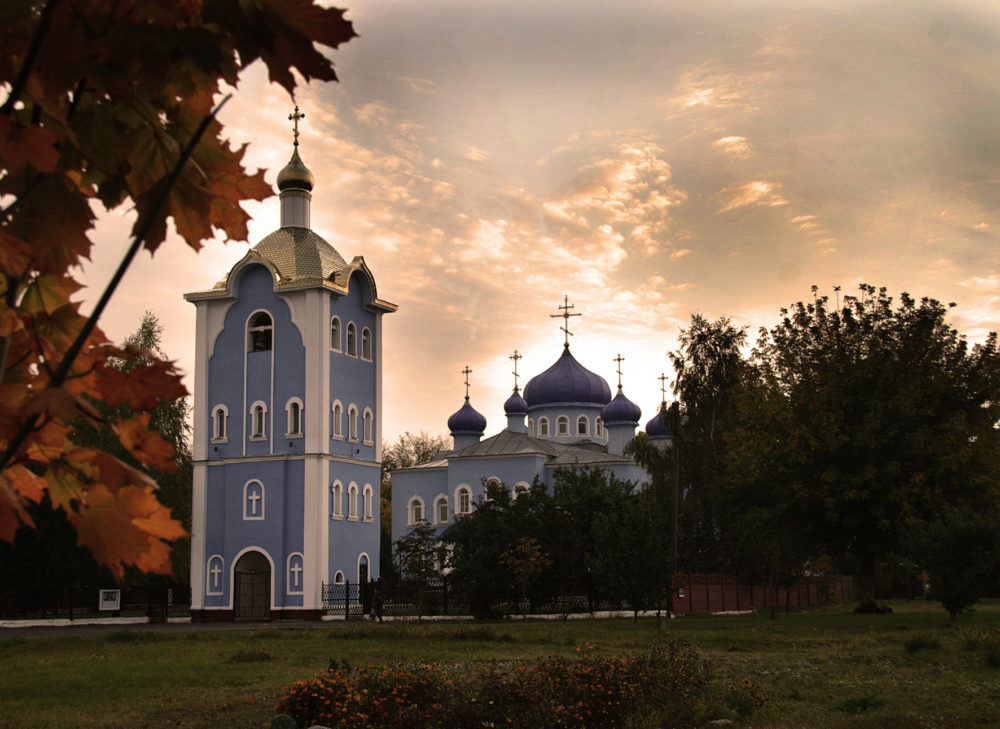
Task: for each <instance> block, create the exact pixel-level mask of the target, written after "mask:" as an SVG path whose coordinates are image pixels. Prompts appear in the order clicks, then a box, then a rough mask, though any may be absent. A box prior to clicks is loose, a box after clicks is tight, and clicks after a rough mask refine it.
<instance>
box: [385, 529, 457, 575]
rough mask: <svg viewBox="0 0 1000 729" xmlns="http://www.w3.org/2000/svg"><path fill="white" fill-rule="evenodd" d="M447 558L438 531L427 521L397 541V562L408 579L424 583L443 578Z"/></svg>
mask: <svg viewBox="0 0 1000 729" xmlns="http://www.w3.org/2000/svg"><path fill="white" fill-rule="evenodd" d="M447 557H448V555H447V552H446V550H445V549H444V547H443V546H442V543H441V536H440V535H439V534H438V530H437V529H435V528H434V527H433V526H431V525H430V524H429V523H428V522H426V521H422V522H420V523H419V524H417V525H416V526H414V527H413V529H411V530H410V531H409V533H407V534H405V535H403V536H402V537H400V538H399V539H397V540H396V561H397V562H398V563H399V565H400V566H401V567H402V570H403V572H404V573H405V574H406V575H407V577H411V578H413V579H416V580H420V581H421V582H422V583H427V582H429V581H431V580H436V579H440V578H441V576H442V569H443V568H444V566H445V565H446V563H447Z"/></svg>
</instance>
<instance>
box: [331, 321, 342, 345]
mask: <svg viewBox="0 0 1000 729" xmlns="http://www.w3.org/2000/svg"><path fill="white" fill-rule="evenodd" d="M330 349H335V350H337V351H338V352H339V351H340V318H339V317H336V316H335V317H333V319H331V320H330Z"/></svg>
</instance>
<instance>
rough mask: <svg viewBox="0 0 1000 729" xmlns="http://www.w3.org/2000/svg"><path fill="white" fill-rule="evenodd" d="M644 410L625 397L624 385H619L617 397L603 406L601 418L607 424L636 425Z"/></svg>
mask: <svg viewBox="0 0 1000 729" xmlns="http://www.w3.org/2000/svg"><path fill="white" fill-rule="evenodd" d="M641 415H642V410H640V409H639V406H638V405H636V404H635V403H634V402H632V401H631V400H629V399H628V398H627V397H625V393H624V392H622V386H621V385H619V386H618V394H617V395H615V399H614V400H612V401H611V402H609V403H608V404H607V405H605V406H604V407H603V408H601V420H603V421H604V424H605V425H621V424H625V425H631V426H633V427H635V426H636V425H638V424H639V416H641Z"/></svg>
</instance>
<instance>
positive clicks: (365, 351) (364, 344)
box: [361, 327, 372, 360]
mask: <svg viewBox="0 0 1000 729" xmlns="http://www.w3.org/2000/svg"><path fill="white" fill-rule="evenodd" d="M361 357H362V359H368V360H370V359H371V358H372V332H371V330H370V329H369V328H368V327H365V328H364V329H362V330H361Z"/></svg>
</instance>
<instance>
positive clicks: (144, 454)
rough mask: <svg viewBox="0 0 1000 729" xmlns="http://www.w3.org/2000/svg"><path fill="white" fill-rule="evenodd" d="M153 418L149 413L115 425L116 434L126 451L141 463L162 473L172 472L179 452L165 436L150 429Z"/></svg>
mask: <svg viewBox="0 0 1000 729" xmlns="http://www.w3.org/2000/svg"><path fill="white" fill-rule="evenodd" d="M151 417H152V416H151V415H150V414H149V413H142V414H140V415H136V416H135V417H133V418H129V419H128V420H123V421H121V422H118V423H115V426H114V429H115V433H117V434H118V439H119V440H120V441H121V443H122V445H123V446H125V449H126V450H127V451H128V452H129V453H131V454H132V455H133V456H135V457H136V458H137V459H139V462H140V463H142V464H143V465H146V466H152V467H154V468H159V469H160V470H162V471H172V470H174V468H175V466H174V458H175V457H176V455H177V451H175V450H174V447H173V445H171V444H170V443H168V442H167V441H165V440H164V439H163V436H161V435H160V434H159V433H157V432H156V431H155V430H150V429H149V421H150V419H151Z"/></svg>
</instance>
